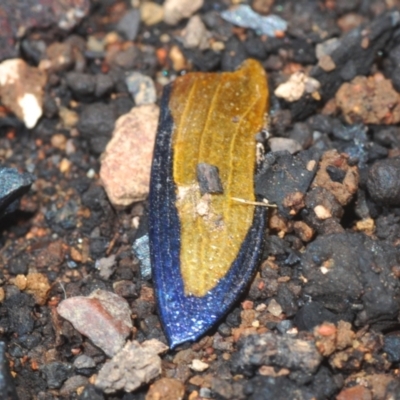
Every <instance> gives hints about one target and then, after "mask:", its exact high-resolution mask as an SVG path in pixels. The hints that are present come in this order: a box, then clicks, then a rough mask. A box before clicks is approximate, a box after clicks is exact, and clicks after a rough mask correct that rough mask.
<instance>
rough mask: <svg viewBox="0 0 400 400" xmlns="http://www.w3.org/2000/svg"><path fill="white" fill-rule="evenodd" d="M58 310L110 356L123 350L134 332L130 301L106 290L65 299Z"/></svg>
mask: <svg viewBox="0 0 400 400" xmlns="http://www.w3.org/2000/svg"><path fill="white" fill-rule="evenodd" d="M57 311H58V313H59V314H60V315H61V316H62V317H63V318H65V319H66V320H68V321H69V322H71V324H72V325H73V326H74V327H75V329H76V330H77V331H79V332H80V333H82V335H85V336H87V337H88V338H89V339H90V340H91V341H92V342H93V343H94V344H95V345H96V346H98V347H100V348H101V349H102V350H103V351H104V352H105V353H106V354H107V355H108V356H110V357H112V356H114V355H115V354H116V353H117V352H118V351H119V350H121V348H122V347H123V345H124V344H125V339H126V338H127V337H128V336H129V334H130V333H131V329H132V320H131V310H130V307H129V304H128V302H127V301H126V300H125V299H123V298H122V297H120V296H117V295H116V294H114V293H111V292H108V291H105V290H100V289H99V290H95V291H94V292H93V293H91V295H90V296H88V297H83V296H76V297H71V298H69V299H66V300H63V301H62V302H61V303H60V304H59V305H58V307H57Z"/></svg>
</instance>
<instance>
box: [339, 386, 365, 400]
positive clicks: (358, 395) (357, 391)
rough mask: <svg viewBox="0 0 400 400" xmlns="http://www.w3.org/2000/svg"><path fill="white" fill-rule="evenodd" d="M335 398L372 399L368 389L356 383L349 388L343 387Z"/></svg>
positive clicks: (345, 399)
mask: <svg viewBox="0 0 400 400" xmlns="http://www.w3.org/2000/svg"><path fill="white" fill-rule="evenodd" d="M336 400H372V395H371V392H370V390H369V389H367V388H366V387H364V386H361V385H357V386H353V387H351V388H346V389H343V390H342V391H341V392H340V393H339V394H338V395H337V397H336Z"/></svg>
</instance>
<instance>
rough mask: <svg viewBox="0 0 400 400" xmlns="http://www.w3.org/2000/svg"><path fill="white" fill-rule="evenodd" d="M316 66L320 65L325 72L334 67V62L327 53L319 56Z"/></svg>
mask: <svg viewBox="0 0 400 400" xmlns="http://www.w3.org/2000/svg"><path fill="white" fill-rule="evenodd" d="M318 66H320V67H321V68H322V69H323V70H324V71H326V72H330V71H333V70H334V69H335V68H336V64H335V62H334V61H333V60H332V57H331V56H329V55H327V54H326V55H324V56H322V57H321V58H320V60H319V62H318Z"/></svg>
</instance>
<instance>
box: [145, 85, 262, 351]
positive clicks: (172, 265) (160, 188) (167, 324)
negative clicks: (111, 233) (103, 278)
mask: <svg viewBox="0 0 400 400" xmlns="http://www.w3.org/2000/svg"><path fill="white" fill-rule="evenodd" d="M171 89H172V86H171V85H168V86H167V87H165V88H164V93H163V96H162V99H161V114H160V119H159V125H158V131H157V138H156V143H155V148H154V156H153V165H152V170H151V183H150V196H149V202H150V212H149V239H150V259H151V264H152V269H153V282H154V286H155V294H156V298H157V303H158V310H159V314H160V317H161V321H162V324H163V327H164V332H165V334H166V336H167V339H168V342H169V345H170V347H171V348H174V347H175V346H177V345H179V344H181V343H184V342H187V341H194V340H197V339H198V338H199V337H200V336H201V335H203V334H204V333H205V332H206V331H207V330H208V329H210V328H211V327H212V326H213V325H214V324H215V323H216V322H217V321H218V320H220V319H221V318H222V317H224V315H225V314H226V313H227V312H228V311H229V309H230V308H231V307H232V305H233V303H234V302H235V301H236V300H237V299H238V297H239V296H240V294H241V293H242V292H243V291H244V290H245V289H246V287H247V285H248V283H249V281H250V279H251V277H252V275H253V273H254V271H255V268H256V267H257V264H258V263H259V261H260V257H261V253H262V245H263V236H264V230H265V225H266V208H265V207H256V208H255V212H254V219H253V224H252V226H251V228H250V229H249V232H248V233H247V235H246V238H245V240H244V242H243V243H242V246H241V248H240V251H239V254H238V256H237V258H236V260H235V261H234V262H233V264H232V266H231V268H230V270H229V272H228V273H227V274H226V276H225V277H224V278H222V279H221V280H220V281H219V283H218V285H217V286H216V287H215V288H214V289H212V290H211V291H209V292H208V294H207V295H206V296H204V297H195V296H185V293H184V287H183V281H182V276H181V273H180V260H179V253H180V221H179V217H178V212H177V209H176V207H175V200H176V196H175V184H174V180H173V174H172V162H173V149H172V132H173V128H174V121H173V118H172V115H171V112H170V110H169V106H168V103H169V98H170V94H171Z"/></svg>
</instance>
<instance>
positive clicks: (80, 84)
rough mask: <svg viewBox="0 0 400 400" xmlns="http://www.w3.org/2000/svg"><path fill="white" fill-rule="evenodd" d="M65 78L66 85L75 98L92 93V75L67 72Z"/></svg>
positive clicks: (94, 80) (93, 85)
mask: <svg viewBox="0 0 400 400" xmlns="http://www.w3.org/2000/svg"><path fill="white" fill-rule="evenodd" d="M66 80H67V85H68V86H69V88H70V89H71V90H72V93H73V94H74V95H75V96H76V97H77V98H82V97H87V96H90V95H92V94H93V93H94V90H95V87H96V79H95V76H94V75H91V74H84V73H82V72H68V73H67V75H66Z"/></svg>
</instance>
